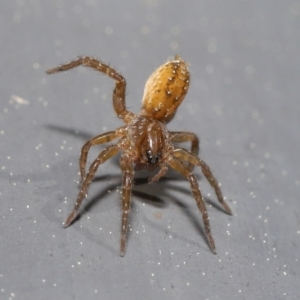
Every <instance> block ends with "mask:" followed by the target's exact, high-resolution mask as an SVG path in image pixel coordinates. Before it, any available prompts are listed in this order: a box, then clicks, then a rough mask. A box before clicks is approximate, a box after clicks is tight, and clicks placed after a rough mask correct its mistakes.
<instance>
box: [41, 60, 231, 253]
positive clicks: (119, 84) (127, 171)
mask: <svg viewBox="0 0 300 300" xmlns="http://www.w3.org/2000/svg"><path fill="white" fill-rule="evenodd" d="M80 65H83V66H87V67H90V68H93V69H95V70H97V71H99V72H101V73H104V74H107V75H108V76H109V77H110V78H112V79H114V80H115V81H116V87H115V89H114V92H113V106H114V109H115V112H116V114H117V116H118V117H119V118H120V119H122V120H123V121H124V123H125V126H122V127H120V128H118V129H116V130H114V131H109V132H106V133H103V134H100V135H98V136H96V137H94V138H92V139H91V140H89V141H88V142H86V143H85V144H84V146H83V147H82V150H81V156H80V160H79V165H80V173H81V179H82V185H81V189H80V192H79V195H78V198H77V201H76V203H75V207H74V209H73V211H72V212H71V214H70V215H69V217H68V218H67V220H66V222H65V224H64V227H68V226H69V225H70V224H71V223H72V222H73V221H74V220H75V218H76V216H77V213H78V210H79V207H80V205H81V203H82V201H83V199H84V198H85V197H86V195H87V191H88V187H89V185H90V183H91V182H92V180H93V178H94V176H95V173H96V171H97V169H98V167H99V165H100V164H102V163H104V162H105V161H106V160H108V159H109V158H111V157H113V156H114V155H116V154H117V153H119V152H122V155H121V158H120V167H121V170H122V174H123V175H122V176H123V178H122V209H123V214H122V228H121V232H122V234H121V255H122V256H124V254H125V248H126V247H125V246H126V233H127V226H128V214H129V209H130V202H131V190H132V186H133V177H134V171H135V170H139V169H148V170H154V169H156V168H160V169H159V171H158V172H157V173H156V174H155V175H154V176H153V177H151V178H150V179H149V182H153V181H157V180H159V178H161V177H162V176H164V175H165V173H166V172H167V170H168V168H169V167H171V168H173V169H174V170H176V171H178V172H179V173H181V174H182V175H183V176H184V177H185V178H186V179H187V180H188V181H189V183H190V185H191V189H192V192H193V195H194V198H195V200H196V203H197V206H198V208H199V210H200V212H201V214H202V218H203V222H204V228H205V233H206V236H207V239H208V243H209V246H210V248H211V250H212V251H213V252H214V253H215V244H214V240H213V237H212V234H211V231H210V225H209V220H208V215H207V210H206V207H205V203H204V200H203V197H202V194H201V191H200V189H199V186H198V181H197V179H196V177H195V175H194V174H193V173H192V170H193V168H194V166H200V167H201V169H202V172H203V174H204V175H205V177H206V178H207V180H208V181H209V183H210V184H211V185H212V187H213V188H214V189H215V192H216V194H217V197H218V200H219V202H220V203H221V204H222V205H223V208H224V209H225V211H226V212H227V213H228V214H231V210H230V208H229V206H228V205H227V204H226V202H225V201H224V199H223V196H222V193H221V190H220V188H219V185H218V182H217V180H216V179H215V177H214V176H213V174H212V172H211V171H210V169H209V167H208V166H207V164H206V163H205V162H204V161H203V160H201V159H200V158H199V157H198V152H199V139H198V137H197V136H196V135H195V134H194V133H192V132H181V131H168V130H167V127H166V124H167V123H168V122H169V121H170V120H171V119H172V118H173V117H174V115H175V113H176V110H177V108H178V106H179V105H180V104H181V102H182V100H183V99H184V97H185V95H186V93H187V91H188V87H189V83H190V81H189V80H190V74H189V71H188V66H187V63H186V62H185V61H184V60H182V59H181V58H180V57H179V56H178V55H176V56H175V58H174V59H172V60H170V61H167V62H166V63H165V64H163V65H161V66H160V67H159V68H158V69H156V70H155V71H154V72H153V74H152V75H151V76H150V77H149V79H148V80H147V82H146V85H145V90H144V96H143V100H142V103H143V105H142V109H141V112H140V113H139V114H133V113H132V112H130V111H128V110H127V109H126V105H125V90H126V81H125V79H124V77H123V76H122V75H121V74H119V73H118V72H117V71H116V70H114V69H113V68H111V67H110V66H108V65H106V64H104V63H102V62H101V61H98V60H97V59H95V58H92V57H88V56H83V57H79V58H78V59H76V60H73V61H71V62H70V63H67V64H64V65H62V66H59V67H57V68H53V69H50V70H48V71H47V73H48V74H52V73H56V72H59V71H65V70H68V69H71V68H74V67H77V66H80ZM114 139H118V141H117V142H116V143H115V144H112V145H110V146H108V147H107V148H106V149H104V150H103V151H102V152H101V153H100V154H99V155H98V157H97V159H95V160H94V162H93V163H92V164H91V166H90V167H89V170H88V172H87V173H86V171H85V169H86V160H87V155H88V152H89V149H90V147H91V146H93V145H98V144H103V143H107V142H110V141H112V140H114ZM180 142H191V151H188V150H186V149H184V148H179V147H175V146H174V145H173V143H180Z"/></svg>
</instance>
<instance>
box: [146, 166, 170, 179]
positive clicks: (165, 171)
mask: <svg viewBox="0 0 300 300" xmlns="http://www.w3.org/2000/svg"><path fill="white" fill-rule="evenodd" d="M167 171H168V166H167V165H163V166H162V168H161V169H160V170H159V171H158V172H157V173H156V174H155V175H154V176H152V177H150V178H149V180H148V183H153V182H155V181H158V180H159V179H160V178H161V177H163V176H164V175H165V174H166V173H167Z"/></svg>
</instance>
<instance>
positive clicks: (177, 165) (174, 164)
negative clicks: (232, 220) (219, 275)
mask: <svg viewBox="0 0 300 300" xmlns="http://www.w3.org/2000/svg"><path fill="white" fill-rule="evenodd" d="M168 164H169V165H170V167H171V168H173V169H174V170H176V171H178V172H179V173H180V174H182V175H183V176H184V177H185V178H186V179H187V180H188V181H189V183H190V185H191V189H192V192H193V195H194V198H195V200H196V202H197V206H198V209H199V210H200V212H201V214H202V219H203V223H204V229H205V233H206V237H207V240H208V244H209V247H210V249H211V251H212V252H213V253H214V254H215V253H216V247H215V243H214V239H213V237H212V234H211V231H210V225H209V219H208V214H207V210H206V206H205V203H204V200H203V197H202V194H201V191H200V189H199V185H198V182H197V178H196V177H195V175H194V174H193V173H192V172H191V171H190V169H189V167H188V166H187V165H186V164H185V163H184V162H183V161H182V160H181V159H180V158H178V157H175V156H171V157H170V158H169V159H168Z"/></svg>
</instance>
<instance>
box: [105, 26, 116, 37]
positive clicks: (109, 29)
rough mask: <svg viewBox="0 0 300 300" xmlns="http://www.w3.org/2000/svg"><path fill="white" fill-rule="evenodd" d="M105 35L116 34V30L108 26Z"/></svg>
mask: <svg viewBox="0 0 300 300" xmlns="http://www.w3.org/2000/svg"><path fill="white" fill-rule="evenodd" d="M104 32H105V34H107V35H112V34H113V33H114V29H113V28H112V27H110V26H106V27H105V29H104Z"/></svg>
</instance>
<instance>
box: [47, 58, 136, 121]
mask: <svg viewBox="0 0 300 300" xmlns="http://www.w3.org/2000/svg"><path fill="white" fill-rule="evenodd" d="M81 65H82V66H86V67H90V68H92V69H95V70H96V71H99V72H101V73H104V74H106V75H107V76H109V77H110V78H112V79H114V80H115V81H116V87H115V89H114V92H113V105H114V109H115V112H116V113H117V115H118V117H119V118H120V119H123V120H124V121H125V122H127V119H131V117H132V113H130V112H129V111H128V110H127V109H126V103H125V93H126V80H125V78H124V77H123V76H122V75H121V74H120V73H118V72H117V71H116V70H115V69H113V68H112V67H110V66H109V65H107V64H104V63H102V62H101V61H99V60H97V59H95V58H93V57H89V56H81V57H78V58H77V59H75V60H73V61H71V62H69V63H66V64H64V65H61V66H59V67H56V68H53V69H50V70H48V71H47V74H53V73H56V72H60V71H66V70H69V69H72V68H75V67H78V66H81Z"/></svg>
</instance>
